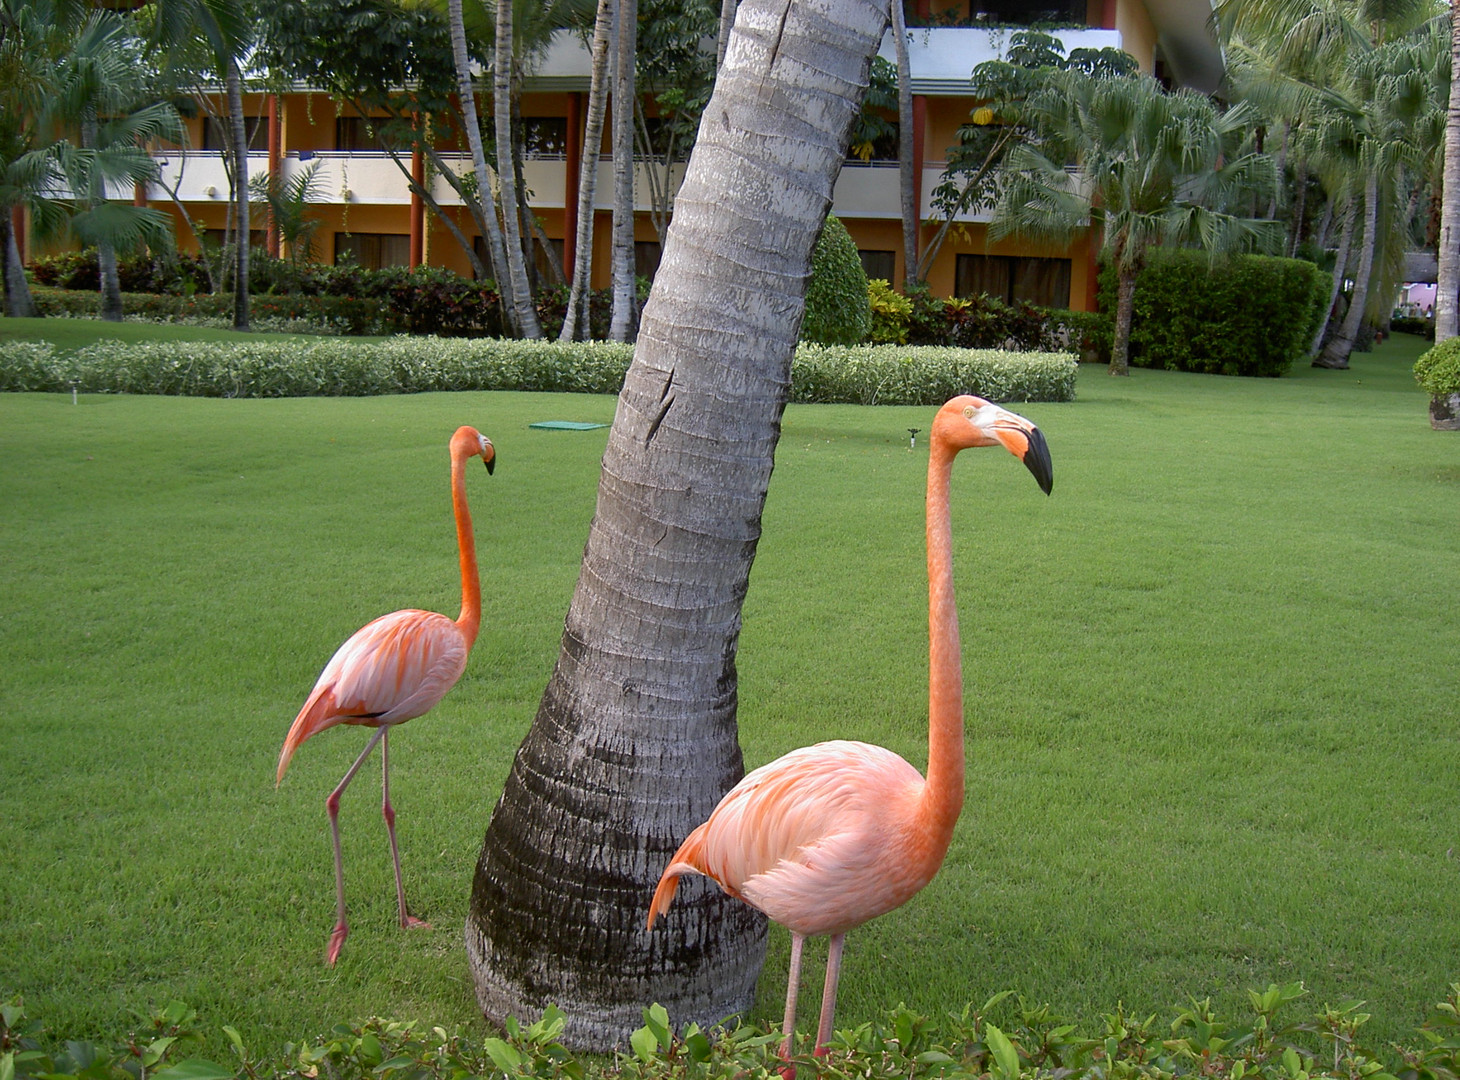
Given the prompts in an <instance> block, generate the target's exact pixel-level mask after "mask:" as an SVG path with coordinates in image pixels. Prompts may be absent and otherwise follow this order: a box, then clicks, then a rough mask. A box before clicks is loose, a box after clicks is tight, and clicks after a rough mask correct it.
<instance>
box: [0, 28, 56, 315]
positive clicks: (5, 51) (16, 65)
mask: <svg viewBox="0 0 1460 1080" xmlns="http://www.w3.org/2000/svg"><path fill="white" fill-rule="evenodd" d="M67 39H68V35H67V34H66V33H65V28H64V27H63V26H62V25H61V23H60V21H59V20H58V18H57V12H56V11H55V8H54V5H51V4H48V3H44V2H21V0H0V262H3V264H4V275H3V280H4V288H5V314H6V315H8V316H11V317H28V316H34V315H35V314H36V307H35V301H34V300H33V299H32V298H31V294H30V285H29V284H28V283H27V281H26V278H25V267H24V266H23V265H22V264H21V258H20V245H19V240H18V238H17V237H16V235H15V233H14V231H13V230H12V227H11V213H12V211H13V210H14V209H16V208H22V209H27V210H29V211H31V212H32V213H33V214H39V213H44V212H45V207H46V205H47V204H46V202H45V200H44V199H43V198H41V192H42V190H43V189H44V187H45V184H46V178H47V176H48V172H47V168H46V165H45V162H44V161H43V160H42V159H37V158H35V157H34V156H29V155H30V154H31V151H33V150H35V149H36V148H37V146H38V143H39V140H40V138H41V134H42V133H41V129H40V127H41V117H42V115H43V114H44V112H45V111H46V103H47V101H48V100H50V98H51V97H52V95H53V94H54V90H55V86H54V76H55V62H56V59H57V57H58V56H59V55H60V53H61V52H62V51H63V50H64V49H65V47H66V44H67Z"/></svg>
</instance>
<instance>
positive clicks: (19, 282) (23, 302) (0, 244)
mask: <svg viewBox="0 0 1460 1080" xmlns="http://www.w3.org/2000/svg"><path fill="white" fill-rule="evenodd" d="M0 215H3V216H0V259H3V260H4V261H5V314H6V315H7V316H8V317H10V318H12V319H33V318H35V317H36V308H35V299H34V297H32V296H31V295H30V282H28V281H26V280H25V264H24V263H23V262H21V259H20V243H19V241H18V240H17V239H16V238H15V228H14V226H13V225H12V223H11V220H10V207H8V206H5V207H0Z"/></svg>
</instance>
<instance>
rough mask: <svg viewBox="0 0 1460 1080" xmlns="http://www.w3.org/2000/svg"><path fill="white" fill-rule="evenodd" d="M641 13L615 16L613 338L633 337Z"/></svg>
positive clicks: (629, 1)
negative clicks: (637, 56) (636, 64)
mask: <svg viewBox="0 0 1460 1080" xmlns="http://www.w3.org/2000/svg"><path fill="white" fill-rule="evenodd" d="M787 2H790V0H787ZM638 28H639V15H638V4H637V2H636V0H618V11H617V14H616V15H615V17H614V72H613V313H612V315H611V316H610V319H609V327H608V336H609V339H610V340H612V341H631V340H633V337H634V323H635V322H636V321H637V320H636V316H637V314H638V313H637V312H636V311H635V310H634V308H635V304H636V300H637V296H636V295H635V291H636V290H635V287H634V286H635V283H634V54H635V51H636V45H637V40H638Z"/></svg>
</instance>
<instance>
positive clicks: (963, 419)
mask: <svg viewBox="0 0 1460 1080" xmlns="http://www.w3.org/2000/svg"><path fill="white" fill-rule="evenodd" d="M932 437H933V439H934V441H942V442H944V443H946V444H947V445H949V446H951V447H952V448H953V451H954V452H955V453H956V452H958V451H959V450H967V449H968V448H969V447H973V446H1002V447H1004V448H1005V449H1006V450H1008V451H1009V453H1011V454H1013V455H1014V456H1015V457H1016V458H1018V459H1019V460H1020V461H1022V462H1024V465H1025V467H1026V468H1028V470H1029V471H1030V472H1031V473H1033V474H1034V479H1035V481H1036V482H1038V484H1039V487H1040V489H1041V490H1042V491H1043V492H1044V493H1045V494H1046V495H1048V494H1049V492H1050V489H1051V488H1052V487H1053V486H1054V467H1053V465H1052V464H1051V463H1050V460H1049V446H1048V445H1047V444H1046V443H1045V441H1044V433H1043V432H1041V431H1040V430H1039V429H1038V428H1037V427H1035V426H1034V424H1033V423H1031V422H1030V421H1028V420H1026V419H1025V418H1024V417H1022V416H1020V415H1019V414H1018V413H1012V412H1010V411H1009V410H1008V409H1005V408H1002V407H1000V406H998V405H995V404H993V402H990V401H985V400H984V399H983V398H978V397H974V396H973V395H972V394H960V395H959V396H958V397H955V398H953V399H952V400H950V401H949V402H947V403H946V404H945V405H944V406H943V407H942V408H941V409H939V410H938V415H937V416H936V417H935V418H934V420H933V431H932Z"/></svg>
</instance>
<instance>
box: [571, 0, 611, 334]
mask: <svg viewBox="0 0 1460 1080" xmlns="http://www.w3.org/2000/svg"><path fill="white" fill-rule="evenodd" d="M612 36H613V0H598V12H597V14H596V15H595V17H594V20H593V45H592V50H591V55H592V57H593V63H592V69H591V70H592V75H591V76H590V78H589V83H588V109H587V115H586V116H585V117H584V123H583V156H582V159H581V162H580V164H579V172H578V235H577V237H576V238H575V240H574V245H573V268H572V270H571V271H570V273H571V275H572V284H571V286H570V287H569V290H568V308H567V311H566V312H565V313H564V315H563V329H562V332H561V334H560V335H559V338H558V339H559V340H560V341H576V340H578V339H579V338H580V337H585V338H586V337H587V336H588V335H587V333H586V330H587V327H588V306H589V289H588V280H589V279H588V275H589V272H590V271H591V270H592V268H593V210H594V203H595V196H596V194H597V190H598V159H599V157H600V153H601V150H602V146H603V116H604V113H605V112H606V111H607V105H608V59H609V58H608V48H609V45H610V43H611V39H612Z"/></svg>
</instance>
